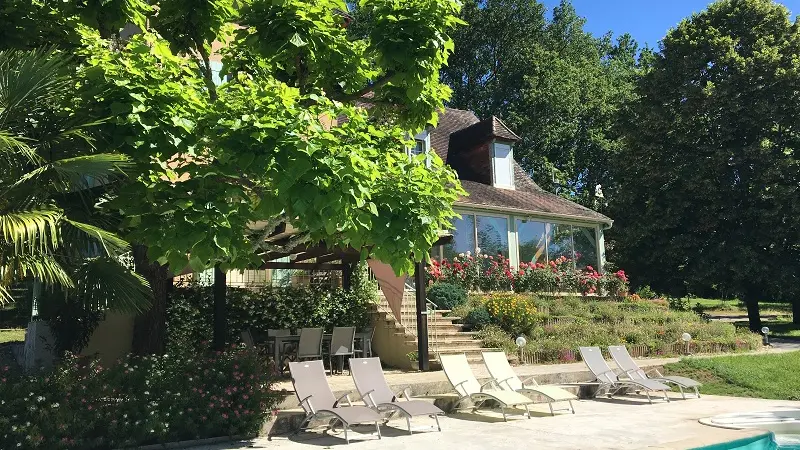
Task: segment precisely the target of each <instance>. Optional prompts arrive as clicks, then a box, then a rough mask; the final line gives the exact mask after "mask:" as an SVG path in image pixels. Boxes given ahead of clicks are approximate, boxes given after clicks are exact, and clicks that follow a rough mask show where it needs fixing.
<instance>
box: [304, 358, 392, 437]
mask: <svg viewBox="0 0 800 450" xmlns="http://www.w3.org/2000/svg"><path fill="white" fill-rule="evenodd" d="M289 372H290V373H291V374H292V384H293V385H294V392H295V393H296V394H297V399H298V400H300V406H302V407H303V410H304V411H305V412H306V418H305V420H303V423H301V424H300V427H299V428H298V429H297V431H296V432H295V433H299V432H300V431H302V430H303V429H305V427H306V425H308V424H309V422H311V421H312V420H314V419H318V418H324V417H325V416H332V418H333V419H335V420H333V421H332V422H331V424H330V428H331V429H333V428H334V426H335V425H336V424H337V423H338V422H341V424H342V427H343V429H344V439H345V441H346V442H347V443H348V444H349V443H350V439H349V437H348V436H347V431H348V430H349V429H350V427H351V426H352V425H356V424H364V423H374V424H375V431H376V434H377V435H378V439H380V438H381V430H380V422H382V421H383V418H382V417H381V415H380V414H378V413H377V412H376V411H375V410H372V409H370V408H367V407H366V406H352V405H351V403H350V397H349V396H348V395H343V396H342V397H340V398H338V399H337V398H336V397H335V396H334V395H333V392H332V391H331V388H330V386H329V385H328V380H327V379H326V377H325V367H323V365H322V361H320V360H315V361H301V362H292V363H289ZM342 401H346V402H347V404H348V406H340V403H341V402H342Z"/></svg>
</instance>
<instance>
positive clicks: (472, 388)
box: [439, 353, 533, 421]
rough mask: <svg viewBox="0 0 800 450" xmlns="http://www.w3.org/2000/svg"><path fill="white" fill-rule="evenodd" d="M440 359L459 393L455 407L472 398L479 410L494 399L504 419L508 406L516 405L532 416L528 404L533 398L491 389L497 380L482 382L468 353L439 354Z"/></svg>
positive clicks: (529, 416)
mask: <svg viewBox="0 0 800 450" xmlns="http://www.w3.org/2000/svg"><path fill="white" fill-rule="evenodd" d="M439 361H440V362H441V363H442V369H443V370H444V374H445V375H446V376H447V380H448V381H450V384H452V385H453V388H454V389H455V390H456V393H457V394H458V397H459V398H458V402H457V403H456V406H455V409H459V408H458V407H459V406H460V405H461V403H463V402H464V400H471V401H472V402H473V406H472V411H473V412H475V411H477V410H478V409H479V408H480V407H481V406H483V404H484V403H486V402H487V401H489V400H494V401H495V402H497V403H498V404H500V411H501V412H502V413H503V420H504V421H507V420H508V419H507V418H506V408H508V407H514V406H520V405H521V406H523V407H525V415H526V416H528V418H529V419H530V418H531V412H530V410H529V409H528V405H530V404H532V403H533V400H531V399H529V398H528V397H526V396H524V395H522V394H520V393H518V392H513V391H503V390H500V389H489V388H488V387H489V386H490V385H497V381H495V380H490V381H489V382H487V383H485V384H480V383H479V382H478V380H477V379H476V378H475V375H474V374H473V373H472V369H470V368H469V363H468V362H467V355H465V354H463V353H461V354H458V355H439Z"/></svg>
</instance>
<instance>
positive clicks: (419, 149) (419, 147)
mask: <svg viewBox="0 0 800 450" xmlns="http://www.w3.org/2000/svg"><path fill="white" fill-rule="evenodd" d="M414 142H415V145H414V146H413V147H411V148H410V149H409V151H410V152H411V156H416V155H421V154H423V153H425V141H420V140H416V141H414Z"/></svg>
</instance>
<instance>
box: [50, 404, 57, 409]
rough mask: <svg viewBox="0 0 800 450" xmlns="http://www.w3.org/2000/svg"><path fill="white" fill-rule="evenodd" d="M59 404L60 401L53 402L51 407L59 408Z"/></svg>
mask: <svg viewBox="0 0 800 450" xmlns="http://www.w3.org/2000/svg"><path fill="white" fill-rule="evenodd" d="M58 406H59V404H58V403H53V404H52V405H50V407H51V408H58Z"/></svg>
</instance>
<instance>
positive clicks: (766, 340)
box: [761, 327, 769, 345]
mask: <svg viewBox="0 0 800 450" xmlns="http://www.w3.org/2000/svg"><path fill="white" fill-rule="evenodd" d="M761 334H763V335H764V345H769V327H763V328H761Z"/></svg>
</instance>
